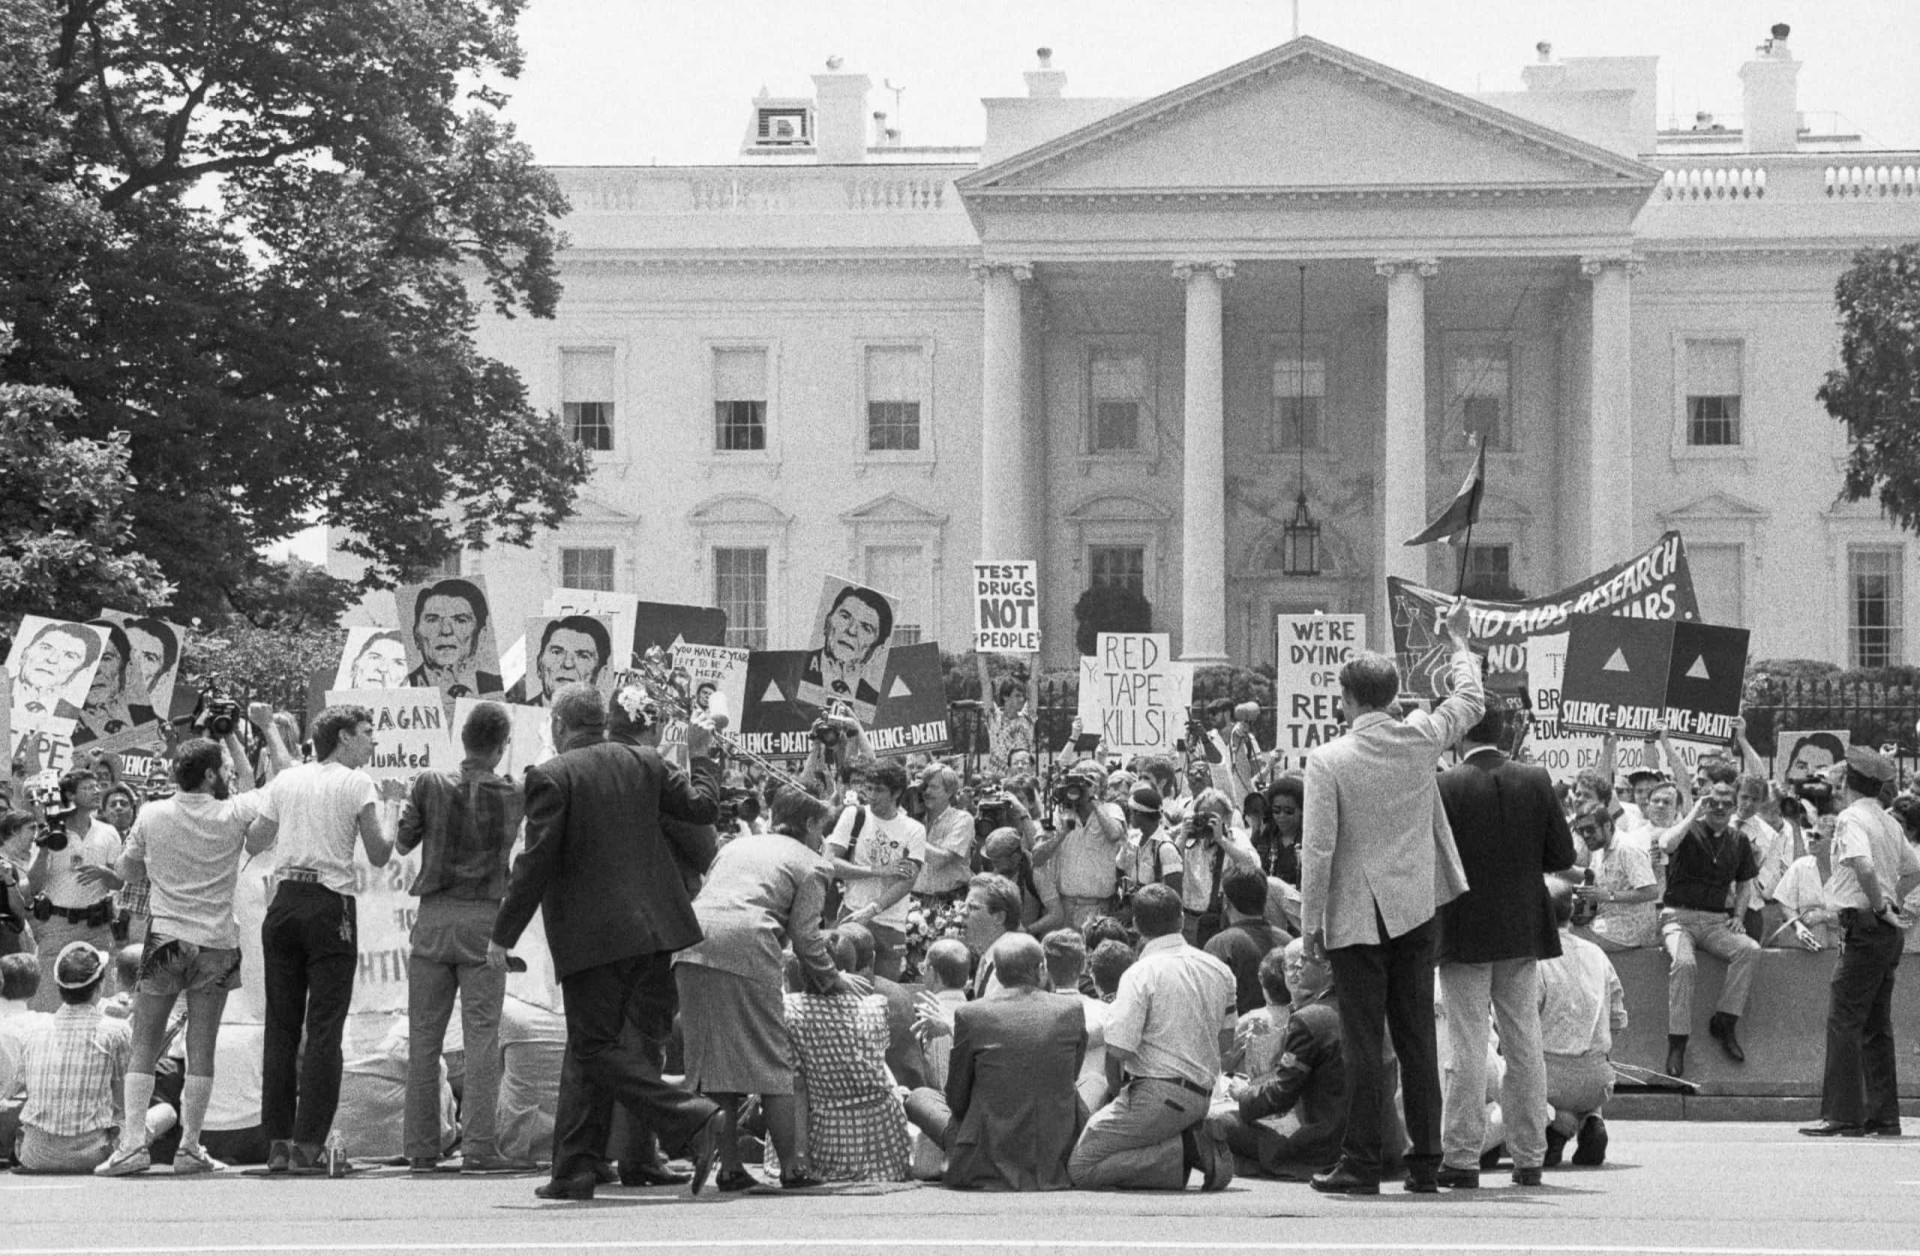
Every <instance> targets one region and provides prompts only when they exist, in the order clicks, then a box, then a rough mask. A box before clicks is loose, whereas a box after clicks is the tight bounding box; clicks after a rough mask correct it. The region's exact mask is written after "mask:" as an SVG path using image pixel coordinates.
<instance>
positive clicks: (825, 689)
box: [798, 576, 900, 724]
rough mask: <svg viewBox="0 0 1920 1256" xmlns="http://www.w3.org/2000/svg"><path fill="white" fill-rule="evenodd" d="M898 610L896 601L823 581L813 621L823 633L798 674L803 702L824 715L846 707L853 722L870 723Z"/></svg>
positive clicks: (859, 586)
mask: <svg viewBox="0 0 1920 1256" xmlns="http://www.w3.org/2000/svg"><path fill="white" fill-rule="evenodd" d="M899 610H900V601H899V599H898V598H895V597H892V596H890V595H888V594H885V593H881V592H879V591H878V590H876V589H869V588H867V587H866V586H865V585H863V584H858V583H855V582H854V581H852V580H843V579H841V578H840V577H838V576H827V577H825V578H824V579H823V580H822V582H821V585H820V601H819V603H818V605H817V606H816V608H815V611H814V617H813V622H814V623H816V624H818V625H820V627H819V630H818V631H817V633H816V634H815V636H814V639H813V649H812V652H811V653H809V654H808V655H807V658H806V662H805V664H804V665H803V666H802V667H801V670H800V690H799V694H798V697H799V700H800V701H801V702H803V703H806V704H808V705H811V706H815V707H819V708H821V709H823V710H824V709H825V708H826V705H827V703H829V702H843V703H845V704H846V705H847V707H848V709H849V710H851V711H852V712H853V717H854V718H855V719H857V720H859V721H860V722H861V723H862V724H870V723H872V722H873V717H874V713H875V711H876V710H877V709H878V707H879V705H880V682H881V681H882V680H883V679H884V678H885V677H886V674H887V653H888V649H889V647H890V646H891V645H892V638H893V621H894V617H895V615H897V614H898V613H899Z"/></svg>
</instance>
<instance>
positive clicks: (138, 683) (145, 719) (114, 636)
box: [73, 619, 158, 746]
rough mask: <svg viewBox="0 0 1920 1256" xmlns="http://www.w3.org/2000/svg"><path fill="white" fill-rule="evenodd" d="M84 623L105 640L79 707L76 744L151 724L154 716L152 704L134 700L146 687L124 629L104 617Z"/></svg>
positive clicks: (75, 733)
mask: <svg viewBox="0 0 1920 1256" xmlns="http://www.w3.org/2000/svg"><path fill="white" fill-rule="evenodd" d="M87 626H88V627H89V628H98V629H99V630H100V632H101V634H102V635H103V636H105V637H106V639H107V648H106V649H104V650H102V651H101V652H100V666H99V667H97V668H95V669H94V672H93V685H92V687H91V688H89V689H88V690H87V703H86V705H85V706H84V707H82V708H81V710H80V720H79V723H77V724H76V725H74V729H73V744H74V745H76V746H84V745H86V744H87V743H88V742H91V741H97V740H98V739H100V738H102V737H112V736H115V735H117V734H119V733H124V732H126V731H128V730H129V729H134V728H139V727H140V726H141V725H143V724H152V723H154V722H156V720H157V718H158V717H157V716H155V715H154V713H153V708H152V707H150V706H148V705H146V704H145V703H144V702H143V701H136V699H141V698H144V697H145V695H146V688H147V686H146V680H145V678H144V676H143V674H142V673H141V671H140V670H139V668H138V666H137V665H136V664H135V663H134V661H133V642H132V641H131V640H129V639H128V637H127V634H126V631H125V630H124V629H122V628H121V627H120V625H119V624H116V623H113V622H112V621H110V620H105V619H95V620H91V621H89V622H88V624H87ZM130 685H131V690H129V686H130Z"/></svg>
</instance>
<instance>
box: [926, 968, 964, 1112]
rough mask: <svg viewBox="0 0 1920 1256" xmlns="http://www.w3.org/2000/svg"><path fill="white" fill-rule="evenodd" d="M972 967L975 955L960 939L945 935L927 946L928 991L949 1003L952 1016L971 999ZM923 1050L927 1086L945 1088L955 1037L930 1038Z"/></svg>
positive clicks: (937, 1088)
mask: <svg viewBox="0 0 1920 1256" xmlns="http://www.w3.org/2000/svg"><path fill="white" fill-rule="evenodd" d="M972 967H973V955H972V953H971V952H969V951H968V950H967V944H966V943H964V942H962V941H961V940H960V939H958V938H941V939H940V940H939V941H937V942H935V943H934V944H933V945H932V946H929V947H928V948H927V962H926V975H927V993H928V994H930V995H932V996H933V997H934V998H935V999H938V1000H939V1001H940V1002H941V1003H943V1004H945V1005H946V1007H947V1009H948V1014H949V1016H951V1014H952V1010H953V1009H954V1008H957V1007H959V1006H960V1005H961V1004H963V1003H965V1002H966V1001H967V976H968V971H969V970H970V969H971V968H972ZM922 1051H923V1054H924V1058H925V1059H926V1062H927V1069H926V1077H927V1085H928V1086H930V1087H932V1088H933V1089H934V1090H945V1089H946V1088H947V1061H948V1060H949V1059H950V1058H951V1057H952V1054H953V1039H952V1038H951V1037H949V1036H947V1035H944V1034H942V1035H939V1036H937V1037H934V1038H929V1039H928V1040H927V1042H926V1044H925V1046H924V1047H923V1048H922Z"/></svg>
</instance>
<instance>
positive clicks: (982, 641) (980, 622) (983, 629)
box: [973, 561, 1040, 654]
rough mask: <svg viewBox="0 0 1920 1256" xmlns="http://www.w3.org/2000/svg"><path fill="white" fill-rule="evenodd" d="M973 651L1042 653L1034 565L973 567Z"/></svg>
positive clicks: (989, 563)
mask: <svg viewBox="0 0 1920 1256" xmlns="http://www.w3.org/2000/svg"><path fill="white" fill-rule="evenodd" d="M973 648H974V649H976V650H978V651H980V652H981V653H982V654H1038V653H1039V652H1040V583H1039V580H1038V579H1037V578H1036V577H1035V575H1034V564H1033V563H1032V562H1031V561H1027V562H1013V563H1008V562H1000V563H991V562H982V563H975V564H974V565H973Z"/></svg>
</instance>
